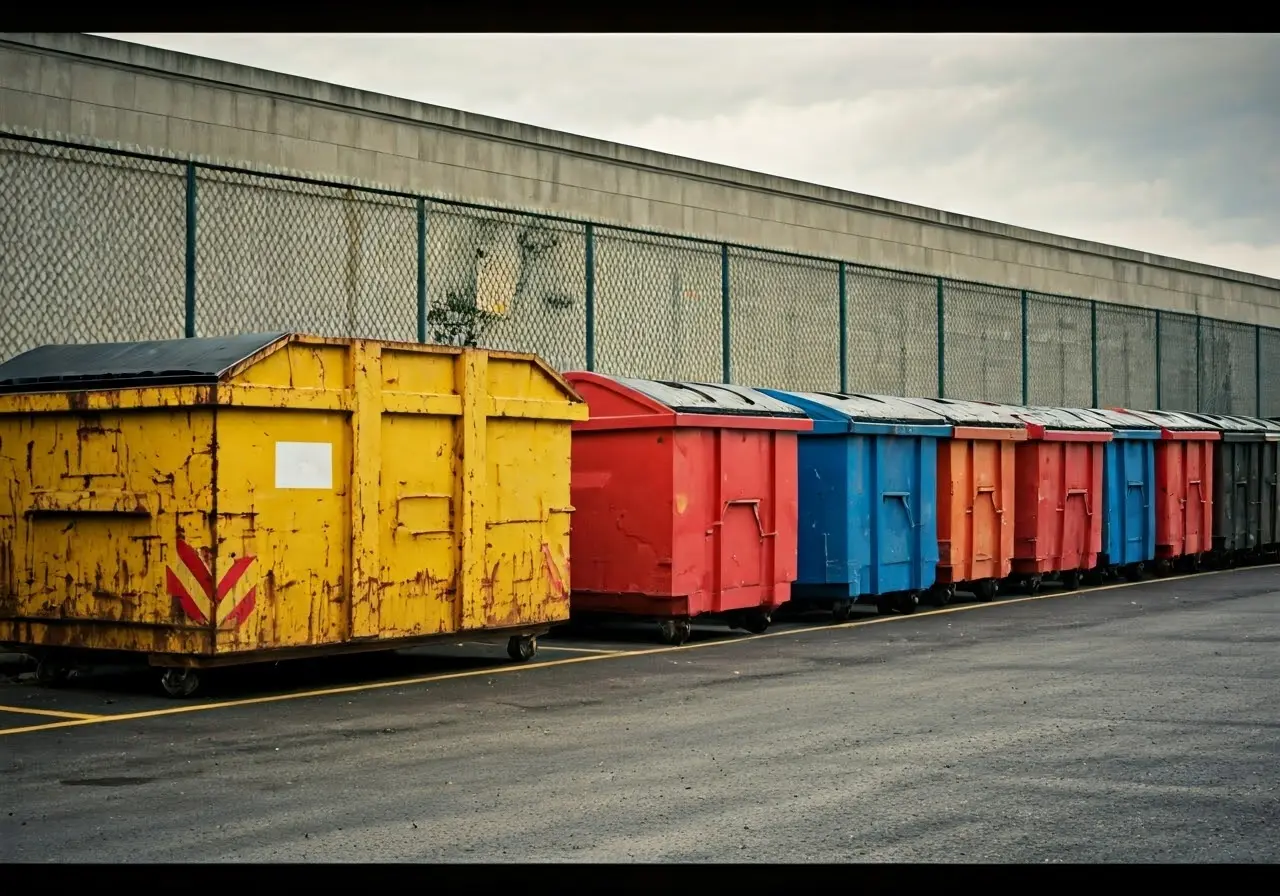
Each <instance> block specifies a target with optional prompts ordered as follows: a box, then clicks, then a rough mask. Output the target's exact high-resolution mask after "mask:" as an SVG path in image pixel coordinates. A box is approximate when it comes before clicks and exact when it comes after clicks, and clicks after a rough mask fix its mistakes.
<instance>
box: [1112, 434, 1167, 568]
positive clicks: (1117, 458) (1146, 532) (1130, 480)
mask: <svg viewBox="0 0 1280 896" xmlns="http://www.w3.org/2000/svg"><path fill="white" fill-rule="evenodd" d="M1130 432H1132V431H1125V430H1117V431H1116V433H1115V439H1114V440H1113V441H1111V442H1108V443H1107V444H1106V445H1105V458H1104V460H1105V466H1104V469H1103V476H1102V478H1103V486H1102V488H1103V493H1104V494H1105V496H1106V498H1105V505H1104V508H1103V514H1102V539H1103V546H1104V552H1105V554H1106V556H1105V558H1100V559H1099V563H1100V564H1101V563H1102V562H1103V559H1105V562H1106V564H1107V565H1111V566H1127V565H1129V564H1133V563H1146V562H1149V561H1151V560H1154V559H1155V550H1156V494H1155V493H1156V475H1155V442H1154V440H1153V439H1150V438H1147V437H1146V436H1145V435H1144V434H1139V435H1137V436H1136V437H1131V436H1130V435H1129V433H1130Z"/></svg>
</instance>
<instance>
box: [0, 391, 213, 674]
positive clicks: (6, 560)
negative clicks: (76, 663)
mask: <svg viewBox="0 0 1280 896" xmlns="http://www.w3.org/2000/svg"><path fill="white" fill-rule="evenodd" d="M82 394H83V393H55V394H49V395H43V394H34V395H22V396H3V397H0V476H2V477H3V478H4V480H5V481H6V482H7V483H9V487H8V488H5V489H3V490H0V642H9V643H14V644H19V645H23V646H28V647H34V646H45V647H62V646H67V647H76V648H86V649H97V650H120V651H146V652H184V653H199V654H207V653H210V652H211V651H212V650H213V638H212V629H211V628H210V627H209V625H207V624H205V623H203V622H201V621H199V620H198V619H195V618H192V617H193V616H197V615H198V610H197V607H196V605H195V603H194V601H195V599H197V598H198V597H199V596H200V594H201V588H200V581H201V579H200V575H201V573H200V570H201V568H202V567H203V566H204V565H205V564H207V563H208V558H209V557H210V556H211V554H212V549H213V547H214V544H215V542H214V537H213V532H212V528H211V526H210V522H209V521H210V519H211V516H212V511H213V477H214V461H213V458H214V416H213V412H212V410H211V409H208V408H190V409H183V410H177V409H171V408H166V407H161V408H157V409H153V410H147V411H142V412H139V411H131V410H125V411H112V410H109V409H107V408H108V407H109V401H107V400H103V401H101V402H100V404H101V405H102V407H103V408H104V409H103V410H84V411H82V410H78V409H77V407H76V406H77V405H81V404H87V402H82V401H81V399H80V396H81V395H82ZM111 397H112V396H111V395H109V394H103V395H102V398H104V399H109V398H111ZM15 406H17V407H15ZM179 545H185V546H186V547H185V548H183V549H179ZM193 568H194V569H195V572H194V573H193V572H192V571H191V570H192V569H193ZM183 589H187V590H189V591H191V592H193V593H192V594H191V595H190V596H187V595H183V596H182V599H181V600H180V599H179V597H178V596H175V594H176V593H181V592H182V590H183Z"/></svg>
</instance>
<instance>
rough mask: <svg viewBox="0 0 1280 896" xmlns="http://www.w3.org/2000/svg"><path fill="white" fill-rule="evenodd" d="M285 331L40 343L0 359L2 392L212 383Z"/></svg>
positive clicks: (281, 337) (277, 338)
mask: <svg viewBox="0 0 1280 896" xmlns="http://www.w3.org/2000/svg"><path fill="white" fill-rule="evenodd" d="M288 335H289V334H287V333H246V334H241V335H237V336H212V337H204V338H197V339H167V340H157V341H153V342H103V343H89V344H69V345H42V346H40V347H39V348H33V349H31V350H30V351H26V352H23V353H22V354H20V355H17V356H15V357H13V358H10V359H9V360H8V361H5V362H4V363H3V364H0V393H16V392H64V391H84V390H89V389H127V388H136V387H139V386H191V385H203V384H209V383H216V382H218V381H219V380H220V379H221V378H222V377H223V376H224V375H225V374H226V373H227V371H229V370H230V369H231V368H233V367H235V366H236V365H237V364H239V363H240V362H242V361H245V360H247V359H248V358H251V357H253V356H254V355H255V354H257V353H258V352H260V351H262V350H263V349H264V348H266V347H267V346H269V345H271V344H272V343H275V342H277V341H279V340H280V339H283V338H285V337H286V336H288Z"/></svg>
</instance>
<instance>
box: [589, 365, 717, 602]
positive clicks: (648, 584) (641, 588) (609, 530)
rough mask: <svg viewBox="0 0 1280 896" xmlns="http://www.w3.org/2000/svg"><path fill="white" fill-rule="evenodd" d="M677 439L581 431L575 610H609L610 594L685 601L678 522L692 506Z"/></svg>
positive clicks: (663, 432) (664, 434)
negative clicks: (678, 466) (678, 578)
mask: <svg viewBox="0 0 1280 896" xmlns="http://www.w3.org/2000/svg"><path fill="white" fill-rule="evenodd" d="M584 391H586V390H584ZM674 436H675V430H674V429H659V428H653V429H647V430H644V431H639V432H638V431H634V430H630V429H621V430H616V431H610V430H593V429H584V430H578V431H575V432H574V433H573V475H572V490H573V491H572V504H573V507H574V517H573V519H574V524H573V529H572V535H571V540H572V551H573V557H574V574H573V590H574V594H573V598H572V608H573V609H575V610H578V609H580V610H584V611H585V610H594V609H605V608H606V605H607V604H611V603H612V601H610V600H609V599H608V598H607V597H605V595H649V596H652V597H653V598H655V599H656V601H657V604H658V606H660V607H669V606H670V603H671V601H672V600H673V599H674V598H675V597H677V596H680V597H682V598H683V595H677V592H676V590H675V588H676V586H675V575H676V573H675V567H674V564H675V539H674V535H675V529H674V527H675V525H677V524H676V523H674V522H673V520H679V519H681V518H683V517H685V516H687V515H688V514H690V513H691V509H690V505H689V495H687V494H683V493H681V494H677V493H676V490H675V478H674V472H675V438H674ZM704 541H705V536H699V538H698V542H697V543H698V544H699V545H702V544H703V543H704ZM671 612H673V613H676V612H683V610H672V611H671Z"/></svg>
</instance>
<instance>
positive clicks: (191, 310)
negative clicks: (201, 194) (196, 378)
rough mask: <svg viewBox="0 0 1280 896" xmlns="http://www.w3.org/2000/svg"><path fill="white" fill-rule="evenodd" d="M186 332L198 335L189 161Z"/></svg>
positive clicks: (193, 189)
mask: <svg viewBox="0 0 1280 896" xmlns="http://www.w3.org/2000/svg"><path fill="white" fill-rule="evenodd" d="M185 318H186V322H185V327H184V332H185V334H186V337H187V338H188V339H194V338H195V335H196V165H195V162H187V293H186V313H185Z"/></svg>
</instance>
